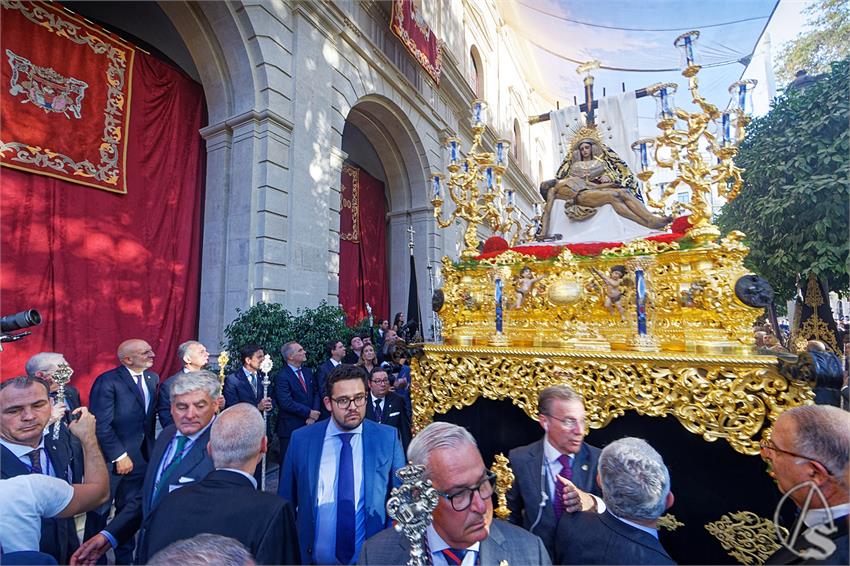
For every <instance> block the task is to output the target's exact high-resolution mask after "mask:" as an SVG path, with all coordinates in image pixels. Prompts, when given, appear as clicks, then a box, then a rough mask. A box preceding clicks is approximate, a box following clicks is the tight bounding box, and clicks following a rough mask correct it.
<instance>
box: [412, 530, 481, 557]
mask: <svg viewBox="0 0 850 566" xmlns="http://www.w3.org/2000/svg"><path fill="white" fill-rule="evenodd" d="M425 534H426V536H427V537H428V550H430V551H431V564H433V565H434V566H449V562H448V560H446V557H445V555H444V554H443V550H445V549H447V548H451V547H450V546H449V543H447V542H446V541H444V540H443V537H441V536H440V535H439V534H437V531H436V530H434V525H433V524H431V525H428V530H427V531H426V532H425ZM480 549H481V542H476V543H475V544H473V545H472V546H470V547H469V548H466V549H457V550H466V555H465V556H464V557H463V562H461V563H460V564H461V566H474V565H475V562H476V560H477V559H478V553H479V552H481V550H480Z"/></svg>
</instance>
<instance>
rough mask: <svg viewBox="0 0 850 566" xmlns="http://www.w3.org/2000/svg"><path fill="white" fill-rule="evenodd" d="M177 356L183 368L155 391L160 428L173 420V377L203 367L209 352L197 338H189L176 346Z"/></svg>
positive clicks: (172, 422) (170, 423)
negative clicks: (171, 393)
mask: <svg viewBox="0 0 850 566" xmlns="http://www.w3.org/2000/svg"><path fill="white" fill-rule="evenodd" d="M177 358H178V359H179V360H180V362H181V363H182V364H183V369H181V370H180V371H178V372H177V373H175V374H174V375H172V376H171V377H169V378H168V379H166V380H165V381H163V382H162V383H160V384H159V390H158V392H157V399H156V415H157V417H158V418H159V426H161V427H162V428H165V427H167V426H169V425H173V424H174V420H173V419H172V418H171V395H170V391H171V384H172V383H173V382H174V379H175V378H176V377H177V376H178V375H183V374H184V373H188V372H190V371H200V370H202V369H204V367H205V366H206V365H207V362H208V361H210V354H209V352H207V348H206V346H204V345H203V344H201V343H200V342H198V341H197V340H189V341H187V342H183V343H182V344H180V345H179V346H177ZM219 398H220V397H219Z"/></svg>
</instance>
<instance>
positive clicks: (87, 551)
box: [74, 370, 220, 564]
mask: <svg viewBox="0 0 850 566" xmlns="http://www.w3.org/2000/svg"><path fill="white" fill-rule="evenodd" d="M219 389H220V386H219V382H218V377H217V376H216V375H215V374H214V373H212V372H209V371H204V370H201V371H192V372H188V373H181V374H178V375H177V376H176V378H175V379H174V380H173V381H172V382H171V395H170V398H171V417H172V420H173V421H174V424H172V425H169V426H167V427H165V429H163V431H162V433H161V434H160V435H159V438H157V440H156V444H155V445H154V448H153V453H152V456H151V460H150V463H149V465H148V467H147V472H146V473H145V481H144V484H143V486H142V489H141V490H140V491H139V492H137V494H136V496H135V497H134V498H133V500H132V501H131V502H130V503H129V504H128V505H127V506H126V507H124V509H122V511H121V512H120V513H118V514H116V516H115V517H114V518H113V519H112V521H110V523H109V524H108V525H107V526H106V528H104V529H103V530H102V531H101V532H99V533H98V534H96V535H94V536H93V537H92V538H90V539H88V540H86V541H85V542H84V543H83V544H82V545H81V546H80V549H79V550H78V551H77V552H76V553H74V559H75V561H76V562H77V563H79V564H93V563H95V561H97V560H98V559H99V558H100V557H101V556H103V555H104V554H105V553H106V552H107V551H108V550H109V549H110V548H115V547H117V546H118V544H119V543H125V542H126V541H128V540H129V539H131V538H133V537H134V536H135V534H136V531H137V530H139V527H140V526H142V524H143V521H144V518H145V517H148V516H149V515H150V514H151V512H152V511H153V510H154V509H156V507H157V506H158V505H159V503H160V502H161V501H162V500H163V499H164V497H165V495H166V494H167V493H169V492H171V491H174V490H175V489H178V488H182V487H185V486H187V485H190V484H191V483H192V482H196V481H200V480H201V479H203V478H204V477H205V476H206V475H207V474H208V473H209V472H211V471H212V470H213V463H212V459H211V458H210V457H209V454H208V453H207V443H208V442H209V437H210V425H211V424H212V422H213V419H214V418H215V414H216V412H218V406H219V405H218V398H219V397H220V392H219ZM144 538H145V532H144V531H142V533H141V535H140V537H139V540H140V541H142V540H144Z"/></svg>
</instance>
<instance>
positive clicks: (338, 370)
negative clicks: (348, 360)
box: [325, 364, 369, 397]
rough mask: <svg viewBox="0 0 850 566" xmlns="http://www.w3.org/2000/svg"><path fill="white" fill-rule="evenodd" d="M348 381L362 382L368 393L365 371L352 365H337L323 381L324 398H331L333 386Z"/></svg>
mask: <svg viewBox="0 0 850 566" xmlns="http://www.w3.org/2000/svg"><path fill="white" fill-rule="evenodd" d="M349 379H359V380H360V381H362V382H363V387H365V388H366V391H369V384H368V383H366V370H365V369H363V368H362V367H360V366H356V365H354V364H339V365H338V366H336V367H335V368H334V369H332V370H331V373H329V374H328V378H327V379H326V380H325V397H331V393H332V392H333V390H334V384H336V383H339V382H340V381H346V380H349Z"/></svg>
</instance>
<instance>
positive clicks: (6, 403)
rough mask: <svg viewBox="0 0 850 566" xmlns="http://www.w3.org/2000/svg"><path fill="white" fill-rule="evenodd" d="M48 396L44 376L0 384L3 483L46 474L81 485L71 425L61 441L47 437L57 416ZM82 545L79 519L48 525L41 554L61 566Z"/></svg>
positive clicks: (43, 530) (47, 522)
mask: <svg viewBox="0 0 850 566" xmlns="http://www.w3.org/2000/svg"><path fill="white" fill-rule="evenodd" d="M48 393H49V386H48V384H47V382H45V381H44V380H43V379H40V378H38V377H29V376H27V377H16V378H12V379H10V380H7V381H5V382H3V384H2V385H0V479H9V478H13V477H16V476H21V475H25V474H44V475H49V476H53V477H55V478H59V479H61V480H64V481H66V482H68V483H69V484H73V483H80V482H81V478H80V476H79V474H75V472H74V471H75V470H79V471H80V472H81V471H82V466H81V465H79V466H77V465H74V453H73V451H72V450H71V443H70V442H69V440H68V436H69V432H68V428H67V427H66V426H65V424H64V423H62V424H61V425H60V427H61V428H60V433H59V438H58V439H57V440H53V434H52V433H50V432H48V433H47V434H44V433H45V430H44V429H45V427H46V426H47V423H48V421H49V420H50V417H51V412H52V408H51V404H50V399H49V397H48ZM97 453H98V456H99V455H100V451H99V450H98V451H97ZM79 544H80V541H79V539H78V538H77V531H76V528H75V526H74V519H73V517H71V518H67V519H44V520H43V521H42V523H41V551H42V552H45V553H47V554H50V555H51V556H53V557H54V558H55V559H56V560H57V562H58V563H59V564H67V563H68V560H69V558H70V556H71V554H72V553H73V552H74V550H75V549H76V548H77V547H78V546H79ZM29 550H36V549H34V548H32V549H29Z"/></svg>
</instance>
